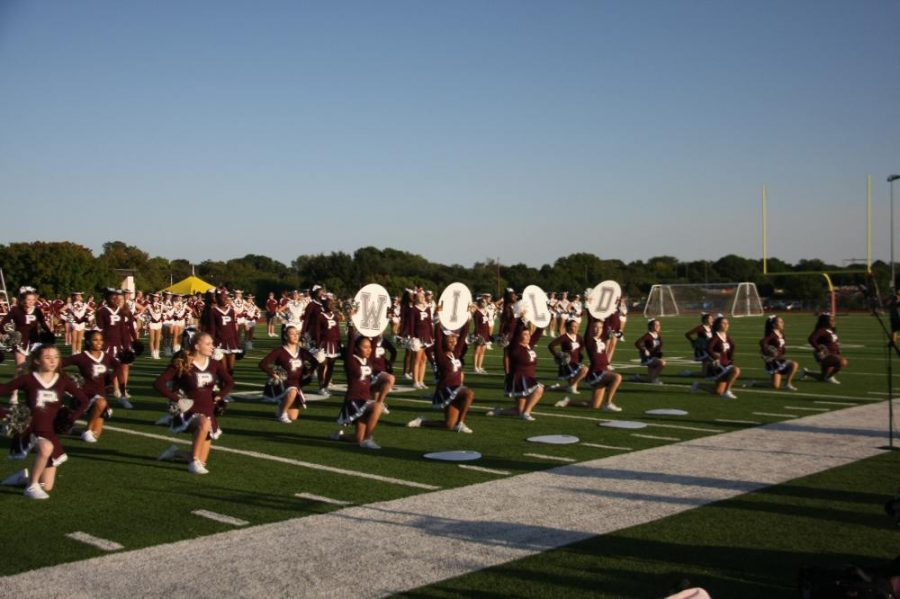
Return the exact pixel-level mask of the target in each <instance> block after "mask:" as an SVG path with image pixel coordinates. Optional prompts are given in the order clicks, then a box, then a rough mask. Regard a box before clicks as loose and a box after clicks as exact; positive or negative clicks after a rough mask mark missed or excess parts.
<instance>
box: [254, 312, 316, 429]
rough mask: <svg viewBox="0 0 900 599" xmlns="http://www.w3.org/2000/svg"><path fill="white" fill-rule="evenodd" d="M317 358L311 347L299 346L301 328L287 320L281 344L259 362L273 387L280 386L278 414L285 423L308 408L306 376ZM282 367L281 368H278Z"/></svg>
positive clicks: (278, 387) (276, 411)
mask: <svg viewBox="0 0 900 599" xmlns="http://www.w3.org/2000/svg"><path fill="white" fill-rule="evenodd" d="M315 363H316V359H315V358H314V357H313V355H312V354H311V353H309V351H307V350H306V349H304V348H302V347H300V329H299V328H298V327H296V326H295V325H292V324H287V325H285V326H284V328H283V329H282V331H281V347H276V348H275V349H273V350H272V351H270V352H269V353H268V354H267V355H266V357H265V358H263V359H262V360H261V361H260V363H259V368H260V370H262V371H263V372H265V373H266V374H268V375H269V384H271V385H272V387H273V389H275V388H277V389H281V392H280V393H279V394H278V396H277V397H276V399H277V400H278V401H279V405H278V408H277V409H276V410H275V417H276V418H277V419H278V420H279V421H280V422H283V423H285V424H290V423H292V422H294V421H295V420H297V419H298V418H300V410H301V409H305V408H306V398H305V397H304V396H303V383H304V378H305V377H306V376H308V375H310V376H311V371H312V365H313V364H315ZM275 367H280V369H281V371H282V372H276V371H275Z"/></svg>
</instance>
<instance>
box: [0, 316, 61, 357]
mask: <svg viewBox="0 0 900 599" xmlns="http://www.w3.org/2000/svg"><path fill="white" fill-rule="evenodd" d="M8 322H11V323H13V326H15V327H16V330H17V331H18V332H19V334H20V335H21V336H22V341H21V343H19V345H17V346H16V351H17V352H19V353H21V354H25V355H26V356H27V355H29V354H30V353H31V348H32V347H33V346H34V344H36V343H38V342H39V341H40V332H41V329H43V330H44V331H49V330H50V328H49V326H48V325H47V321H46V320H45V319H44V313H43V312H42V311H41V309H40V308H38V307H37V306H34V307H33V308H32V309H31V310H26V309H25V307H24V306H13V307H12V308H10V310H9V313H8V314H7V315H6V316H4V317H3V320H2V321H0V327H2V326H5V325H6V323H8Z"/></svg>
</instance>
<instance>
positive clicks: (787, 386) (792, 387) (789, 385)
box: [784, 383, 797, 391]
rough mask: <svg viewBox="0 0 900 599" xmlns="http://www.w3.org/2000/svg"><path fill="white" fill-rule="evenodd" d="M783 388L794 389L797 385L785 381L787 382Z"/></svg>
mask: <svg viewBox="0 0 900 599" xmlns="http://www.w3.org/2000/svg"><path fill="white" fill-rule="evenodd" d="M784 388H785V389H787V390H788V391H796V390H797V387H795V386H793V385H791V384H790V383H787V384H786V385H785V386H784Z"/></svg>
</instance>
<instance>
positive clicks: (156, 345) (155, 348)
mask: <svg viewBox="0 0 900 599" xmlns="http://www.w3.org/2000/svg"><path fill="white" fill-rule="evenodd" d="M143 316H144V321H145V322H146V323H147V339H148V340H149V342H150V357H151V358H153V359H154V360H159V350H160V344H161V343H162V328H163V319H164V318H165V313H164V308H163V305H162V303H161V302H160V301H159V294H158V293H151V294H150V303H149V304H147V307H146V308H144V313H143Z"/></svg>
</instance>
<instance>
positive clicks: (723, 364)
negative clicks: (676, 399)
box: [691, 316, 741, 399]
mask: <svg viewBox="0 0 900 599" xmlns="http://www.w3.org/2000/svg"><path fill="white" fill-rule="evenodd" d="M728 327H729V322H728V319H727V318H725V317H724V316H718V317H716V319H715V320H714V321H713V323H712V333H713V334H712V338H711V339H710V340H709V345H707V349H706V351H708V352H709V357H710V359H711V360H712V362H711V364H710V369H709V374H710V376H711V377H713V378H714V384H713V385H712V386H711V387H710V388H709V389H707V390H708V391H709V392H710V393H714V394H715V395H719V396H721V397H722V398H723V399H737V396H736V395H735V394H734V393H732V392H731V388H732V387H733V386H734V383H735V381H737V379H738V377H739V376H740V375H741V369H740V368H738V367H737V365H735V363H734V340H733V339H732V338H731V335H729V334H728ZM702 387H703V385H701V384H700V383H699V382H696V383H694V384H693V385H692V386H691V390H692V391H697V390H699V389H701V388H702Z"/></svg>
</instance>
